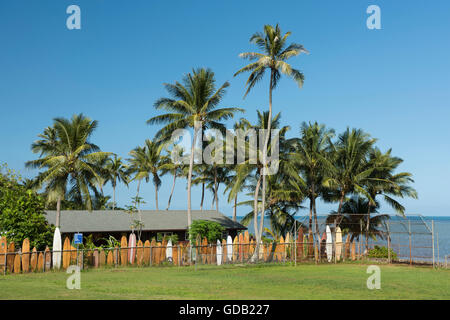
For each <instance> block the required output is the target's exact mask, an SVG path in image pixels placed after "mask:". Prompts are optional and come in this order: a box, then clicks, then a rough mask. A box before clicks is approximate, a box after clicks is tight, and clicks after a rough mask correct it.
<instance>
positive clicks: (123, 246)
mask: <svg viewBox="0 0 450 320" xmlns="http://www.w3.org/2000/svg"><path fill="white" fill-rule="evenodd" d="M127 245H128V242H127V237H125V236H122V238H121V239H120V264H121V265H122V266H126V265H127V263H128V250H127Z"/></svg>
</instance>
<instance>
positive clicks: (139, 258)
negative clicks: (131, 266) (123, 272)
mask: <svg viewBox="0 0 450 320" xmlns="http://www.w3.org/2000/svg"><path fill="white" fill-rule="evenodd" d="M142 247H143V244H142V241H141V240H139V241H138V243H137V247H136V263H137V265H138V266H142V265H143V264H144V249H143V248H142Z"/></svg>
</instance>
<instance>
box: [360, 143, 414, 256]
mask: <svg viewBox="0 0 450 320" xmlns="http://www.w3.org/2000/svg"><path fill="white" fill-rule="evenodd" d="M391 153H392V149H389V150H388V151H386V152H385V153H383V152H381V150H380V149H378V148H376V147H375V148H372V149H371V150H370V153H369V160H368V161H369V167H373V171H372V173H371V174H370V176H369V178H370V179H368V180H366V181H365V183H364V189H365V190H366V191H367V193H368V194H369V195H370V197H367V200H368V209H367V211H366V212H367V216H366V233H367V234H366V249H367V250H368V249H369V243H368V233H369V228H370V213H371V212H372V211H371V208H372V207H375V206H376V197H377V196H381V197H383V199H384V200H385V202H386V203H387V204H388V205H389V206H391V207H392V208H393V209H394V210H395V211H396V212H398V213H399V214H401V215H404V213H405V207H404V206H403V205H401V204H400V203H399V202H398V201H397V200H396V199H395V198H394V197H399V198H404V197H411V198H414V199H417V192H416V190H415V189H414V188H412V187H411V186H409V184H410V183H412V182H414V180H413V179H412V174H411V173H409V172H400V173H395V170H396V169H397V167H398V166H399V165H400V164H401V163H402V162H403V160H402V159H401V158H398V157H393V156H392V155H391Z"/></svg>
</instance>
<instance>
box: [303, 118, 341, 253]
mask: <svg viewBox="0 0 450 320" xmlns="http://www.w3.org/2000/svg"><path fill="white" fill-rule="evenodd" d="M333 137H334V130H329V129H327V128H326V127H325V125H319V124H318V123H317V122H315V123H309V124H307V123H306V122H303V123H302V124H301V126H300V138H299V139H296V143H295V154H294V159H295V161H296V162H297V163H298V166H299V169H300V172H301V173H302V176H303V177H304V179H305V182H306V188H304V190H303V193H304V194H305V196H306V197H307V198H308V199H309V233H310V239H312V229H313V228H312V221H313V215H314V221H315V229H316V239H317V240H318V242H319V245H320V235H319V226H318V221H317V209H316V199H317V198H318V197H319V196H320V194H321V190H322V184H323V179H324V163H323V161H322V159H323V158H328V154H329V152H330V147H331V145H332V143H331V139H332V138H333Z"/></svg>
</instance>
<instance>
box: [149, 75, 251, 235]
mask: <svg viewBox="0 0 450 320" xmlns="http://www.w3.org/2000/svg"><path fill="white" fill-rule="evenodd" d="M164 86H165V88H166V90H167V92H168V93H169V94H170V96H171V98H161V99H159V100H157V101H156V102H155V108H156V109H163V110H166V111H169V113H166V114H163V115H159V116H156V117H153V118H151V119H149V120H147V123H148V124H160V123H166V124H167V125H166V126H164V127H163V128H162V129H160V130H159V131H158V132H157V134H156V138H158V139H160V140H161V141H167V140H169V139H170V138H171V135H172V133H173V132H174V131H175V130H177V129H186V128H193V129H194V136H193V138H192V145H191V154H190V159H189V173H188V192H187V193H188V213H187V215H188V217H187V218H188V227H189V226H190V225H191V222H192V220H191V185H192V170H193V167H194V151H195V146H196V144H197V136H198V134H199V131H200V130H201V129H206V128H214V129H220V130H224V129H225V128H224V125H223V124H222V123H220V122H221V121H224V120H227V119H230V118H232V117H233V116H234V113H235V112H237V111H241V112H242V111H244V110H243V109H240V108H218V105H219V103H220V102H221V100H222V98H223V96H224V94H225V92H226V88H227V87H228V86H229V83H228V82H225V83H224V84H223V85H222V86H220V87H219V88H218V89H217V90H216V84H215V78H214V72H212V71H211V70H210V69H203V68H201V69H196V70H193V71H192V73H188V74H187V75H185V76H184V77H183V79H182V81H181V83H180V82H176V83H175V84H164Z"/></svg>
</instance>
